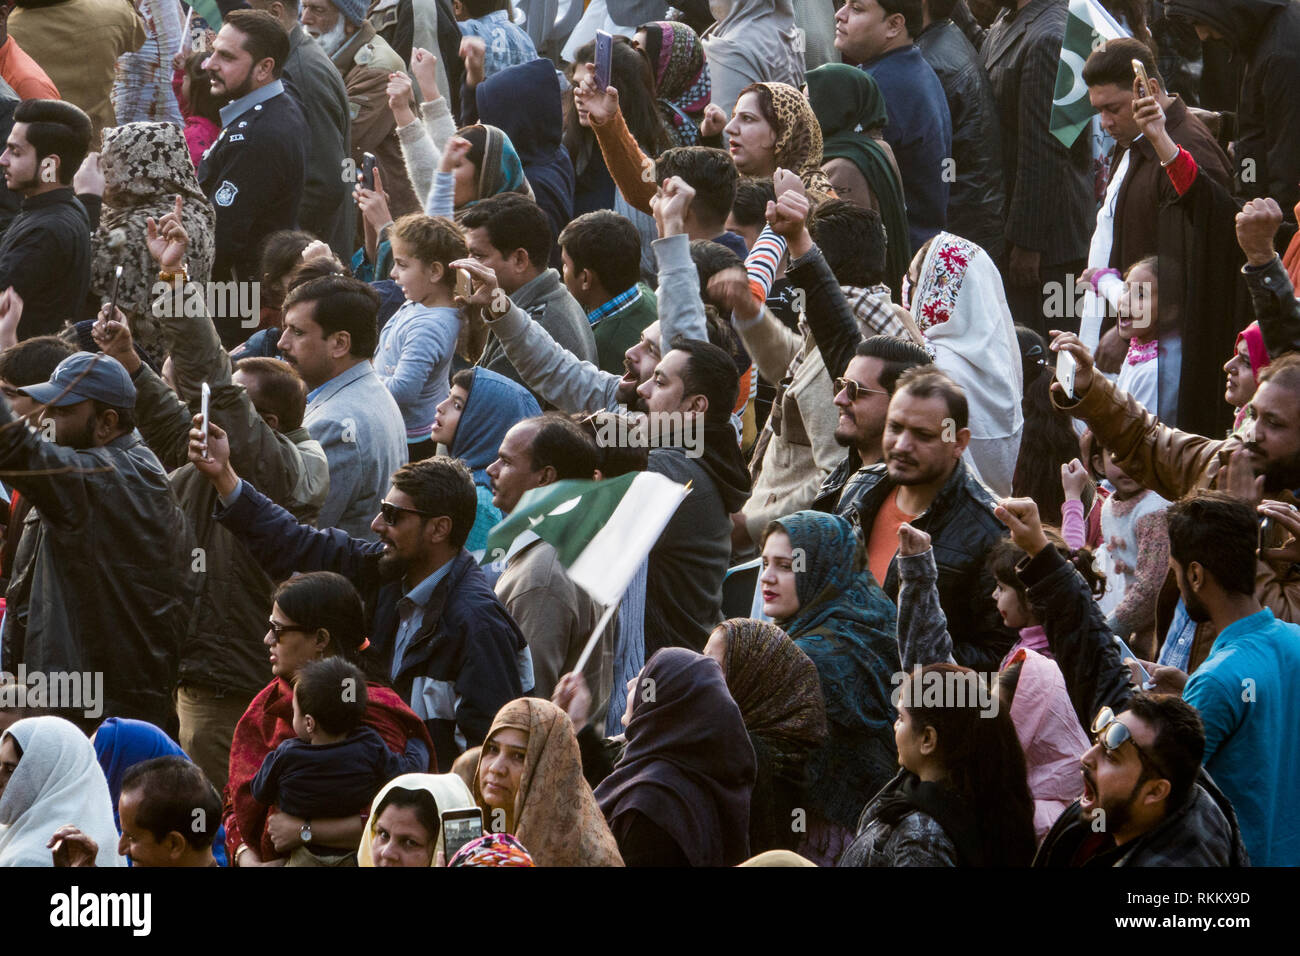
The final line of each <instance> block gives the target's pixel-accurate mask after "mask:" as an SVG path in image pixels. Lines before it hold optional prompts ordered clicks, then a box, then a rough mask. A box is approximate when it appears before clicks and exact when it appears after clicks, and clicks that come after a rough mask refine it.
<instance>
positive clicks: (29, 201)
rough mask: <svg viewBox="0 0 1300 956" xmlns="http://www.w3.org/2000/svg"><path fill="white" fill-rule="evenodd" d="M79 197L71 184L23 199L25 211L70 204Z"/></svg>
mask: <svg viewBox="0 0 1300 956" xmlns="http://www.w3.org/2000/svg"><path fill="white" fill-rule="evenodd" d="M76 198H77V196H76V194H75V193H74V192H73V191H72V187H71V186H60V187H59V188H58V189H51V190H50V191H49V192H47V193H41V194H40V195H39V196H27V197H25V198H24V199H23V212H31V211H32V210H33V209H48V208H49V207H50V206H58V205H68V204H69V203H72V202H73V201H75V200H76Z"/></svg>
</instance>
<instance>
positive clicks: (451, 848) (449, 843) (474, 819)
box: [442, 812, 483, 860]
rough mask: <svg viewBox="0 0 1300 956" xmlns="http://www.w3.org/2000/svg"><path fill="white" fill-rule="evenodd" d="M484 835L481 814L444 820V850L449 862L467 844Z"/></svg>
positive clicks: (448, 817) (446, 817)
mask: <svg viewBox="0 0 1300 956" xmlns="http://www.w3.org/2000/svg"><path fill="white" fill-rule="evenodd" d="M482 835H483V814H482V813H481V812H475V813H473V814H472V815H470V816H464V817H455V816H451V815H446V816H444V817H443V818H442V850H443V854H444V856H445V857H446V858H447V860H451V858H452V857H453V856H455V855H456V853H457V852H458V851H459V850H460V848H461V847H463V846H464V845H465V844H466V843H469V842H470V841H472V840H477V839H478V838H479V837H481V836H482Z"/></svg>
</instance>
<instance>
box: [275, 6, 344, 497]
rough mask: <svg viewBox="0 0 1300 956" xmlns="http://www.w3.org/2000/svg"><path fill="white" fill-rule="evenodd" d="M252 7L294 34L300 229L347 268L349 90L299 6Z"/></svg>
mask: <svg viewBox="0 0 1300 956" xmlns="http://www.w3.org/2000/svg"><path fill="white" fill-rule="evenodd" d="M250 5H251V6H252V7H253V9H255V10H265V11H266V12H267V13H269V14H271V16H273V17H275V18H276V19H277V20H279V21H280V26H282V27H284V30H285V32H286V33H288V34H289V59H287V60H285V61H284V84H285V86H286V87H287V88H288V89H289V92H290V93H291V94H293V96H294V97H295V98H296V99H297V100H298V103H299V105H300V106H301V107H302V115H303V117H304V118H305V119H306V120H307V129H308V130H309V131H310V132H311V143H310V145H309V147H308V149H307V180H306V182H304V183H303V188H302V202H301V203H300V204H299V206H298V225H299V226H300V227H301V228H303V229H305V230H307V231H308V232H310V233H312V234H313V235H315V236H317V237H318V238H320V239H323V240H324V241H325V242H327V243H328V244H329V247H330V248H331V249H333V250H334V254H335V255H337V256H338V257H339V258H340V259H341V260H342V261H344V262H346V261H348V258H349V257H350V256H351V255H352V252H353V248H354V246H353V242H352V230H353V229H354V228H355V225H354V224H355V212H356V210H355V207H354V206H353V204H352V184H351V183H349V182H347V181H346V178H345V176H344V168H343V161H344V160H345V159H347V158H348V157H349V156H350V155H351V148H352V143H351V140H352V118H351V116H350V115H349V111H348V91H347V87H345V86H344V85H343V77H342V76H341V75H340V74H339V71H338V70H337V69H335V67H334V64H333V62H331V60H330V58H329V55H328V54H327V53H326V52H325V51H324V50H323V49H321V45H320V44H319V43H318V42H317V41H316V40H315V39H313V38H312V37H311V36H310V35H309V34H308V33H307V31H306V30H304V29H303V28H302V24H300V23H299V22H298V9H299V6H300V5H299V2H298V0H250ZM259 487H260V486H259Z"/></svg>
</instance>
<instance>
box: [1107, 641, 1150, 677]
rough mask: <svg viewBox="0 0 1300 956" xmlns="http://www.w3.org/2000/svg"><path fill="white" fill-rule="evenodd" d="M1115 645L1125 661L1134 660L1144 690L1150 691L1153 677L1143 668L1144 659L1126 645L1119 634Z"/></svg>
mask: <svg viewBox="0 0 1300 956" xmlns="http://www.w3.org/2000/svg"><path fill="white" fill-rule="evenodd" d="M1115 643H1116V644H1118V645H1119V652H1120V655H1121V656H1122V657H1123V658H1124V660H1125V661H1128V660H1132V661H1133V664H1134V666H1136V667H1137V669H1138V671H1139V673H1141V675H1142V687H1143V689H1144V690H1149V689H1150V687H1149V685H1150V684H1151V675H1150V674H1149V673H1147V669H1146V668H1145V667H1143V666H1142V658H1140V657H1138V656H1137V655H1136V654H1134V653H1133V648H1131V647H1129V646H1128V645H1127V644H1125V643H1124V638H1122V637H1120V636H1119V635H1118V634H1116V635H1115Z"/></svg>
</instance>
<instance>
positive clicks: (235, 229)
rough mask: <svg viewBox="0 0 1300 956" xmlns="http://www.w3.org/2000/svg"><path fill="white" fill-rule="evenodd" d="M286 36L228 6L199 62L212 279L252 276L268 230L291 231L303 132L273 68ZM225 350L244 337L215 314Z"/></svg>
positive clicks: (303, 160)
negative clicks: (212, 121)
mask: <svg viewBox="0 0 1300 956" xmlns="http://www.w3.org/2000/svg"><path fill="white" fill-rule="evenodd" d="M288 56H289V35H288V34H287V33H285V32H284V28H283V27H282V26H280V24H279V23H278V22H277V21H276V19H275V17H273V16H271V14H269V13H266V12H265V11H262V10H234V11H231V12H230V13H228V14H226V17H225V25H224V26H222V28H221V32H220V33H218V34H217V38H216V40H215V41H214V42H213V44H212V55H211V56H209V57H208V59H207V60H205V61H204V63H203V68H204V69H205V70H207V72H208V79H209V82H210V83H211V85H212V92H213V94H214V95H215V96H217V97H219V98H222V99H225V100H227V101H228V103H227V105H226V106H223V107H222V108H221V125H222V129H221V135H220V136H218V137H217V141H216V142H215V143H213V144H212V146H211V147H210V148H209V149H208V151H207V152H206V153H204V154H203V162H202V163H201V164H200V165H199V185H200V186H202V188H203V192H204V194H205V195H207V197H208V198H209V199H211V200H212V204H213V206H215V207H216V212H217V255H216V260H215V262H214V263H213V265H212V279H213V281H214V282H223V281H228V280H230V279H237V280H239V281H241V282H252V281H259V280H260V279H261V273H260V270H259V268H258V251H259V247H260V245H261V243H262V240H263V239H265V238H266V237H267V236H268V235H269V234H271V233H273V232H275V231H277V230H279V229H294V228H296V227H297V224H298V203H299V201H300V199H301V198H302V190H303V183H304V181H305V180H306V175H307V173H306V169H307V142H308V140H309V137H310V133H309V131H308V129H307V121H306V119H304V117H303V115H302V110H301V109H299V107H298V104H297V103H296V102H295V101H294V99H293V97H292V96H290V95H289V94H288V93H287V92H286V91H285V89H284V84H283V83H282V82H281V81H280V73H281V71H282V70H283V68H284V63H285V60H286V59H288ZM217 331H218V332H220V333H221V340H222V343H223V344H224V345H225V346H226V348H233V347H234V346H236V345H238V344H239V343H241V342H243V341H244V339H245V338H247V337H248V334H249V331H250V330H248V329H244V328H242V327H241V326H240V324H239V321H238V320H237V319H235V318H233V317H232V318H227V319H224V320H223V319H221V318H220V317H218V318H217Z"/></svg>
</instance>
